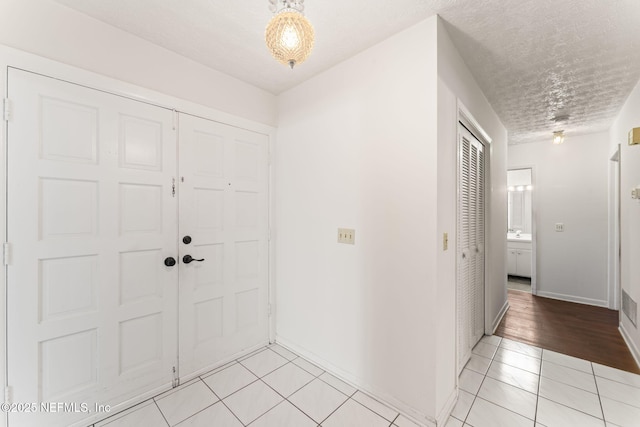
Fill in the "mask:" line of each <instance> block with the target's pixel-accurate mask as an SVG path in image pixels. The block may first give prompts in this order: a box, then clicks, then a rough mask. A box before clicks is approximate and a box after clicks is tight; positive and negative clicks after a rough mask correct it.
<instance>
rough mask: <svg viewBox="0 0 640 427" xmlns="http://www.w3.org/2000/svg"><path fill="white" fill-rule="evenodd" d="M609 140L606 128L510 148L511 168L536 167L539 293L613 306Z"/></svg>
mask: <svg viewBox="0 0 640 427" xmlns="http://www.w3.org/2000/svg"><path fill="white" fill-rule="evenodd" d="M608 141H609V136H608V134H607V133H606V132H603V133H597V134H591V135H581V136H567V137H566V138H565V142H564V144H561V145H554V144H552V143H551V136H549V139H548V140H544V141H540V142H537V143H530V144H519V145H510V146H509V154H508V159H509V169H512V168H518V167H522V166H533V168H534V183H533V203H534V209H535V215H536V217H535V218H534V221H535V223H536V230H537V235H536V244H537V251H536V260H537V288H538V295H539V296H546V297H551V298H558V299H563V300H567V301H574V302H581V303H586V304H592V305H598V306H605V307H606V306H608V288H607V233H608V231H607V191H608V185H607V180H608V174H609V172H608V167H609V165H608V162H609V156H608ZM556 223H564V232H562V233H558V232H556V231H555V224H556Z"/></svg>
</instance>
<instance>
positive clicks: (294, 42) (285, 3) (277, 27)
mask: <svg viewBox="0 0 640 427" xmlns="http://www.w3.org/2000/svg"><path fill="white" fill-rule="evenodd" d="M269 3H270V4H269V10H271V12H273V13H274V16H273V18H271V21H269V24H268V25H267V29H266V31H265V40H266V42H267V47H268V48H269V51H270V52H271V54H272V55H273V57H274V58H275V59H277V60H278V61H280V62H282V63H283V64H285V65H288V66H290V67H291V69H293V67H294V65H296V64H301V63H302V62H304V60H305V59H307V57H308V56H309V54H310V53H311V49H313V36H314V33H313V26H311V23H310V22H309V20H307V18H305V17H304V15H303V14H302V12H303V10H304V0H269Z"/></svg>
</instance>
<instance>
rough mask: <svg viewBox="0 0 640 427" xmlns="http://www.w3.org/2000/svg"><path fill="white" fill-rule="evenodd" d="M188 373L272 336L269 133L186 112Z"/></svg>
mask: <svg viewBox="0 0 640 427" xmlns="http://www.w3.org/2000/svg"><path fill="white" fill-rule="evenodd" d="M179 128H180V130H179V139H180V166H179V170H180V241H181V242H182V238H183V237H184V236H190V237H191V238H192V241H191V242H190V243H188V244H185V243H183V242H182V243H181V244H180V257H183V256H185V255H191V256H193V257H194V258H197V259H204V261H201V262H198V261H194V262H191V263H189V264H184V263H183V264H182V267H181V268H180V322H179V324H180V334H179V335H180V345H179V348H180V376H181V377H186V378H189V377H190V376H193V375H195V374H196V373H198V372H202V371H205V370H207V369H208V368H210V367H211V366H214V365H215V364H216V363H218V362H219V361H221V360H224V359H225V358H228V357H229V356H231V355H233V354H235V353H237V352H239V351H242V350H244V349H247V348H250V347H254V346H256V345H259V344H262V343H266V342H267V341H268V323H267V316H268V313H267V303H268V293H267V278H268V247H267V244H268V243H267V218H268V209H267V208H268V205H267V203H268V201H267V200H268V199H267V188H268V179H267V177H268V170H267V153H268V137H267V136H266V135H262V134H258V133H254V132H250V131H246V130H243V129H239V128H235V127H232V126H227V125H224V124H220V123H217V122H213V121H209V120H205V119H201V118H197V117H193V116H189V115H183V114H181V115H180V126H179Z"/></svg>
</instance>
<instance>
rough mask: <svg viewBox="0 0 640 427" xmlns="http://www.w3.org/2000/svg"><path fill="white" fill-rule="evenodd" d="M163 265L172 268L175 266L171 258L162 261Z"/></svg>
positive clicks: (174, 261)
mask: <svg viewBox="0 0 640 427" xmlns="http://www.w3.org/2000/svg"><path fill="white" fill-rule="evenodd" d="M164 265H166V266H167V267H173V266H174V265H176V260H175V258H173V257H167V258H165V259H164Z"/></svg>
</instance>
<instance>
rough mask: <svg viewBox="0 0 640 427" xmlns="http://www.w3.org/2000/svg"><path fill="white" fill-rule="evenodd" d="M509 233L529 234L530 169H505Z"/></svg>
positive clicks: (530, 225) (531, 189)
mask: <svg viewBox="0 0 640 427" xmlns="http://www.w3.org/2000/svg"><path fill="white" fill-rule="evenodd" d="M507 187H508V200H509V206H508V227H509V230H508V232H509V233H518V232H519V233H522V234H531V230H532V224H531V193H532V191H533V187H532V185H531V169H514V170H509V171H507Z"/></svg>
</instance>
